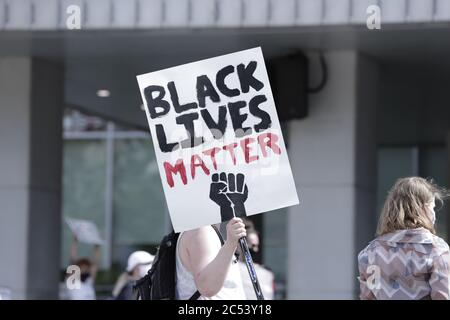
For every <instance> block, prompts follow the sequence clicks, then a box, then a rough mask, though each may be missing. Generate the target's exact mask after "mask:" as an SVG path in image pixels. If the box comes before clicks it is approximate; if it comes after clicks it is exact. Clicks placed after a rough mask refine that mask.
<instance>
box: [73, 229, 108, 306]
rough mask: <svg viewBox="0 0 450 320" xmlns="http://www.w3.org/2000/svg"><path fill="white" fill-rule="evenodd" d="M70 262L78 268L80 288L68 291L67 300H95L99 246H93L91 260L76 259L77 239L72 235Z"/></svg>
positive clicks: (84, 258)
mask: <svg viewBox="0 0 450 320" xmlns="http://www.w3.org/2000/svg"><path fill="white" fill-rule="evenodd" d="M70 261H71V263H72V264H74V265H76V266H78V267H79V268H80V281H81V283H80V287H79V288H75V289H71V290H68V298H69V300H95V299H96V296H95V289H94V284H95V278H96V276H97V271H98V267H99V264H100V245H99V244H96V245H94V250H93V253H92V258H91V259H89V258H86V257H83V258H79V257H78V238H77V236H76V235H75V234H74V235H73V237H72V245H71V248H70Z"/></svg>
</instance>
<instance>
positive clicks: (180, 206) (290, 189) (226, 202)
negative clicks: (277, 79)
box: [137, 48, 299, 300]
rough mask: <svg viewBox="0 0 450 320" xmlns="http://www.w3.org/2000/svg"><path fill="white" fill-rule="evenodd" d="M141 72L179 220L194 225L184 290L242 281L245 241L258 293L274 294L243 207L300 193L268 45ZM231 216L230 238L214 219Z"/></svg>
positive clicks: (188, 229)
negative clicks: (266, 287)
mask: <svg viewBox="0 0 450 320" xmlns="http://www.w3.org/2000/svg"><path fill="white" fill-rule="evenodd" d="M137 80H138V84H139V88H140V93H141V97H142V101H143V105H144V107H145V113H146V116H147V120H148V124H149V128H150V132H151V135H152V140H153V146H154V148H155V154H156V158H157V160H158V169H159V172H160V176H161V180H162V185H163V189H164V193H165V196H166V200H167V206H168V209H169V213H170V217H171V221H172V225H173V228H174V231H175V232H176V233H179V232H184V233H182V237H181V241H179V243H180V263H179V264H178V265H179V269H180V270H179V271H180V276H181V278H182V279H186V280H185V281H181V282H180V286H183V283H187V287H186V288H185V289H186V290H184V289H183V287H180V292H181V293H180V294H181V297H184V298H189V297H188V295H189V294H191V295H192V293H193V292H191V291H193V290H194V289H195V288H197V289H198V290H199V291H200V292H201V294H202V295H203V296H204V297H215V296H216V295H219V296H222V295H223V291H222V289H221V288H222V287H223V288H227V284H228V283H229V284H231V285H233V286H234V288H235V289H234V290H235V291H236V290H238V289H237V288H238V287H237V285H236V284H235V281H234V280H233V279H231V280H228V278H230V277H229V273H230V272H232V270H234V269H238V268H237V267H236V268H235V267H233V266H229V263H230V261H231V257H232V255H233V253H234V251H235V249H236V246H237V243H239V245H240V247H241V249H242V252H243V255H244V261H245V263H246V267H247V269H248V273H249V276H250V278H251V281H252V284H253V286H254V290H255V294H256V296H257V299H258V300H262V299H264V297H263V294H262V292H261V288H260V286H259V282H258V279H257V275H256V271H255V269H254V266H253V262H252V257H251V254H250V251H249V250H248V246H247V242H246V239H245V238H243V236H242V235H241V238H238V236H239V234H240V232H241V231H242V230H241V228H242V227H243V225H242V221H241V220H240V219H239V217H246V216H251V215H254V214H259V213H262V212H267V211H271V210H275V209H279V208H282V207H287V206H292V205H296V204H298V202H299V201H298V197H297V191H296V187H295V183H294V179H293V177H292V172H291V168H290V165H289V160H288V154H287V149H286V146H285V144H284V140H283V135H282V131H281V126H280V123H279V120H278V116H277V112H276V108H275V102H274V99H273V95H272V92H271V89H270V82H269V78H268V75H267V70H266V67H265V63H264V57H263V55H262V50H261V48H253V49H248V50H243V51H240V52H235V53H231V54H227V55H223V56H218V57H214V58H211V59H205V60H201V61H197V62H192V63H188V64H185V65H181V66H176V67H173V68H168V69H164V70H159V71H156V72H150V73H147V74H142V75H139V76H137ZM226 221H230V222H229V223H228V228H227V233H228V236H229V239H228V240H227V242H225V244H224V246H223V247H222V248H220V246H219V243H218V241H217V239H216V238H215V240H214V239H213V238H214V233H213V230H212V228H211V227H209V226H210V225H214V224H217V223H220V222H226ZM205 226H208V227H205ZM193 230H195V231H193ZM241 233H242V232H241ZM215 273H217V274H216V275H215ZM236 274H237V277H239V270H236ZM239 287H240V286H239ZM194 291H195V290H194ZM226 291H228V290H226ZM238 291H239V292H241V291H242V290H240V289H239V290H238ZM240 296H241V295H240V294H238V293H236V294H233V296H229V297H230V298H233V299H236V298H238V297H240ZM242 297H244V296H243V295H242Z"/></svg>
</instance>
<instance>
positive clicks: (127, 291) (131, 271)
mask: <svg viewBox="0 0 450 320" xmlns="http://www.w3.org/2000/svg"><path fill="white" fill-rule="evenodd" d="M154 259H155V257H154V256H153V255H151V254H150V253H148V252H146V251H135V252H133V253H132V254H130V256H129V257H128V262H127V268H126V272H124V273H122V274H121V275H120V277H119V279H117V282H116V285H115V286H114V289H113V292H112V295H113V298H114V299H116V300H135V299H136V297H135V295H134V293H133V284H134V282H135V281H137V280H139V279H140V278H142V277H144V276H145V275H146V274H147V272H148V270H150V268H151V267H152V263H153V260H154Z"/></svg>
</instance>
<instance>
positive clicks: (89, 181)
mask: <svg viewBox="0 0 450 320" xmlns="http://www.w3.org/2000/svg"><path fill="white" fill-rule="evenodd" d="M105 166H106V143H105V142H104V141H102V140H66V141H65V143H64V156H63V170H64V171H63V172H64V174H63V201H62V214H63V219H64V217H72V218H80V219H87V220H92V221H93V222H95V223H96V224H97V226H98V227H99V230H100V232H101V233H102V234H104V226H105V223H104V221H105V218H104V217H105V200H104V195H105ZM70 243H71V234H70V232H69V229H68V227H67V225H65V224H63V225H62V264H63V268H64V269H65V268H66V267H67V265H68V263H69V252H70ZM91 250H92V246H87V245H83V244H80V245H79V256H80V257H83V256H90V255H91Z"/></svg>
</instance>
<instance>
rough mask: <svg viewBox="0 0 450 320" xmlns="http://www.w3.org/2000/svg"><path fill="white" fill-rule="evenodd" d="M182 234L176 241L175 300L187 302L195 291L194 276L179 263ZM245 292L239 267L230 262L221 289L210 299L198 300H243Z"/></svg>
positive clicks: (201, 297)
mask: <svg viewBox="0 0 450 320" xmlns="http://www.w3.org/2000/svg"><path fill="white" fill-rule="evenodd" d="M182 236H183V233H181V234H180V236H179V238H178V241H177V249H176V269H177V284H176V295H177V296H176V298H177V300H188V299H189V298H190V297H192V295H193V294H194V293H195V292H196V291H197V287H196V286H195V281H194V276H193V275H192V273H190V272H189V271H188V270H187V269H186V268H185V267H184V266H183V263H182V262H181V258H180V254H179V252H178V251H179V243H180V239H181V237H182ZM245 299H246V296H245V292H244V288H243V285H242V279H241V274H240V272H239V266H238V264H237V263H235V262H234V261H232V262H231V265H230V268H229V269H228V273H227V275H226V277H225V281H224V283H223V287H222V289H220V291H219V292H218V293H217V294H216V295H215V296H212V297H210V298H208V297H204V296H200V298H199V300H245Z"/></svg>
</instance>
